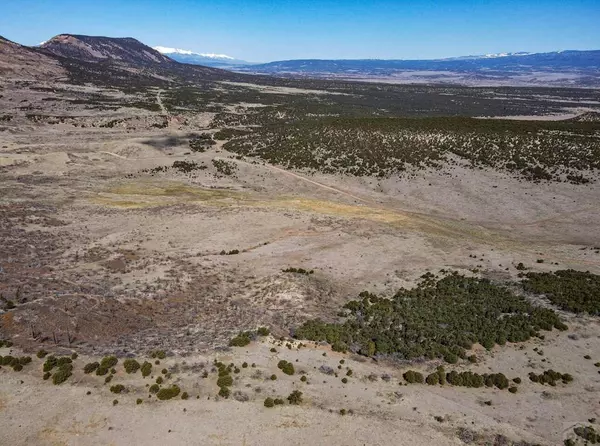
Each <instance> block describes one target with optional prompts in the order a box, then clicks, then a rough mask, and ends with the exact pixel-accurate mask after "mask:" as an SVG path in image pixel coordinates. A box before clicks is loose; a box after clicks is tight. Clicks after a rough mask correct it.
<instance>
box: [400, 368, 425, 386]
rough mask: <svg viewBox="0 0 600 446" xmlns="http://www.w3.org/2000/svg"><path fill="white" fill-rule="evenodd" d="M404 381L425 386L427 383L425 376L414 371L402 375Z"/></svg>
mask: <svg viewBox="0 0 600 446" xmlns="http://www.w3.org/2000/svg"><path fill="white" fill-rule="evenodd" d="M402 377H403V378H404V380H405V381H406V382H407V383H409V384H415V383H418V384H423V382H425V380H424V378H423V375H422V374H421V373H419V372H415V371H414V370H408V371H407V372H404V373H403V374H402Z"/></svg>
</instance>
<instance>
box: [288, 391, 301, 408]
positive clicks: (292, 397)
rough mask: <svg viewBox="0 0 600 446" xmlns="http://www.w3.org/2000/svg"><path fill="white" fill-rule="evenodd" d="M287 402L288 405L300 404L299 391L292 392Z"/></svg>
mask: <svg viewBox="0 0 600 446" xmlns="http://www.w3.org/2000/svg"><path fill="white" fill-rule="evenodd" d="M287 400H288V401H289V403H290V404H296V405H297V404H300V403H301V402H302V392H300V391H299V390H294V391H293V392H292V393H290V394H289V395H288V397H287Z"/></svg>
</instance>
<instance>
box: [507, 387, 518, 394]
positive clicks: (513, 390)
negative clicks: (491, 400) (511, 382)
mask: <svg viewBox="0 0 600 446" xmlns="http://www.w3.org/2000/svg"><path fill="white" fill-rule="evenodd" d="M517 390H518V389H517V387H516V386H512V387H509V388H508V391H509V392H510V393H517Z"/></svg>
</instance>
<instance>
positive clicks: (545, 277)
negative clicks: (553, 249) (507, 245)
mask: <svg viewBox="0 0 600 446" xmlns="http://www.w3.org/2000/svg"><path fill="white" fill-rule="evenodd" d="M525 277H526V279H525V280H523V288H525V290H526V291H529V292H531V293H535V294H544V295H546V297H547V298H548V300H550V302H552V303H553V304H554V305H557V306H558V307H560V308H561V309H563V310H567V311H571V312H573V313H584V312H586V313H589V314H591V315H595V316H598V315H600V276H599V275H597V274H592V273H590V272H582V271H575V270H572V269H568V270H561V271H555V272H553V273H527V274H526V275H525Z"/></svg>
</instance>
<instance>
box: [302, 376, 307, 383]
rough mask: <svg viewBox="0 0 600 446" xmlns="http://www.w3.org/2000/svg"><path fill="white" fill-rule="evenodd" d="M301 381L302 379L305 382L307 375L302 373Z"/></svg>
mask: <svg viewBox="0 0 600 446" xmlns="http://www.w3.org/2000/svg"><path fill="white" fill-rule="evenodd" d="M300 381H302V382H303V383H305V382H306V381H307V378H306V376H304V375H302V377H301V378H300Z"/></svg>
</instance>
